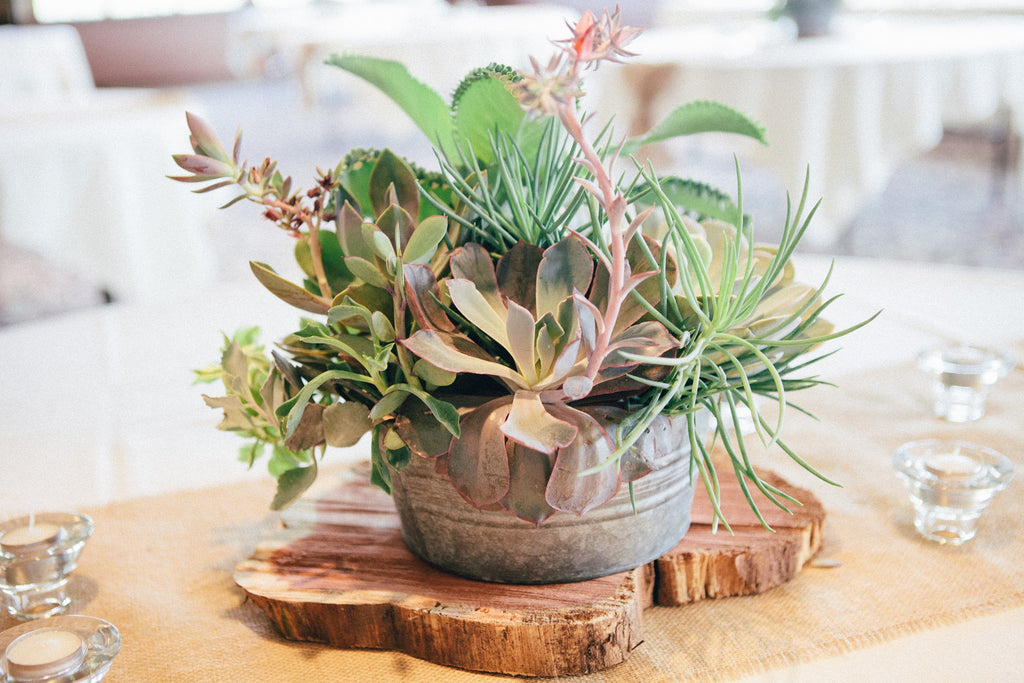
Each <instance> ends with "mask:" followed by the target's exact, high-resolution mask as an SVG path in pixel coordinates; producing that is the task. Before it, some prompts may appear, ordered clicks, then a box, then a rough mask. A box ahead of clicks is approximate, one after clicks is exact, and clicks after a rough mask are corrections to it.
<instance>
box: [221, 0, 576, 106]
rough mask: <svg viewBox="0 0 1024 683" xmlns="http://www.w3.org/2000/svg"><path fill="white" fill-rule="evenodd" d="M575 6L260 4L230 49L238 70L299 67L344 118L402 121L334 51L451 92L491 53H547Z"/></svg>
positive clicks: (407, 1)
mask: <svg viewBox="0 0 1024 683" xmlns="http://www.w3.org/2000/svg"><path fill="white" fill-rule="evenodd" d="M578 15H579V12H577V11H576V10H573V9H570V8H565V7H561V6H559V5H557V4H544V3H537V4H530V5H526V6H515V5H512V6H497V7H485V6H479V5H475V4H472V3H467V4H462V3H455V4H451V3H448V2H445V1H443V0H388V1H387V2H374V3H355V4H340V5H335V6H333V7H330V6H324V5H314V6H311V7H308V8H305V9H303V10H295V9H289V10H287V11H286V12H284V11H282V12H275V11H272V10H254V11H249V12H242V13H240V14H238V16H237V18H236V19H235V21H234V22H233V24H232V28H231V31H230V35H229V46H228V50H227V53H228V55H229V58H230V59H231V60H232V68H233V69H234V70H235V71H236V72H237V73H239V74H249V75H252V74H260V75H266V74H267V73H268V72H269V73H276V74H277V75H280V74H281V73H285V74H288V75H292V76H295V77H298V78H299V79H300V82H301V84H302V91H303V98H304V101H305V103H306V104H307V105H308V106H318V105H319V106H326V107H328V108H330V109H332V110H337V109H339V108H341V109H344V110H345V111H347V112H349V113H350V116H346V117H344V118H343V119H342V120H344V121H345V125H346V126H358V125H360V122H366V121H374V122H375V124H376V125H377V126H380V125H381V122H382V121H383V122H386V124H387V125H396V126H397V125H399V124H400V122H399V121H394V120H393V119H394V116H395V108H394V105H393V104H390V100H386V99H384V98H383V96H382V95H380V93H379V92H377V91H376V90H375V89H374V88H372V87H371V86H369V85H367V84H365V83H362V82H361V81H359V80H358V79H357V78H354V77H352V76H344V75H341V72H339V71H338V70H337V69H334V68H330V67H327V66H325V65H324V64H323V62H324V60H325V59H327V58H328V57H329V56H330V55H331V54H333V53H335V52H338V53H342V54H360V55H368V56H371V57H380V58H384V59H393V60H397V61H399V62H401V63H403V64H405V65H406V66H407V67H408V68H409V70H410V72H411V73H412V74H413V75H414V76H415V77H417V78H419V79H421V80H422V81H423V82H425V83H427V84H428V85H430V86H431V87H432V88H434V89H435V90H436V91H437V92H438V93H441V94H442V95H443V96H444V97H448V96H449V95H450V94H451V92H452V91H453V90H454V89H455V87H456V86H457V85H458V84H459V82H460V81H461V80H462V78H463V77H464V76H466V75H467V74H468V73H469V71H470V70H471V69H474V68H477V67H483V66H487V65H488V64H490V63H491V62H498V63H502V64H508V65H510V66H513V67H516V68H528V67H529V59H528V58H529V56H530V55H539V56H540V57H542V58H544V59H545V60H546V59H547V56H548V54H549V53H550V52H551V50H552V47H551V43H550V41H551V40H553V39H556V38H561V37H562V36H563V35H566V31H567V29H566V28H565V23H566V21H571V20H574V19H575V18H576V17H577V16H578Z"/></svg>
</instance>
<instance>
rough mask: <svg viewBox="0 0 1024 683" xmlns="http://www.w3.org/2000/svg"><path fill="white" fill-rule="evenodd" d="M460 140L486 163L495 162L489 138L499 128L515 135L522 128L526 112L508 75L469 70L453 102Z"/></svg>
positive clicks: (460, 142)
mask: <svg viewBox="0 0 1024 683" xmlns="http://www.w3.org/2000/svg"><path fill="white" fill-rule="evenodd" d="M452 109H453V110H454V115H455V128H456V130H457V134H458V135H459V137H460V140H459V144H464V143H463V141H465V143H468V144H469V147H468V148H467V150H466V151H467V152H468V150H469V149H472V150H473V153H474V154H475V155H476V157H477V158H478V159H480V161H481V162H482V163H484V164H491V163H494V160H495V158H494V151H493V149H492V147H491V144H490V141H491V138H492V136H494V135H496V134H497V133H498V132H499V131H500V132H505V133H510V134H512V135H513V136H515V134H516V133H517V132H518V131H519V128H520V126H521V125H522V123H523V120H524V119H525V118H526V112H525V111H524V110H523V108H522V106H520V104H519V100H518V99H517V98H516V96H515V95H513V94H512V93H511V91H509V89H508V79H506V78H499V77H496V76H495V74H494V73H493V72H490V71H487V70H482V69H481V70H477V71H475V72H473V73H471V74H470V76H468V77H467V79H466V80H465V81H463V85H462V86H460V88H459V89H458V91H457V92H456V99H454V100H453V102H452Z"/></svg>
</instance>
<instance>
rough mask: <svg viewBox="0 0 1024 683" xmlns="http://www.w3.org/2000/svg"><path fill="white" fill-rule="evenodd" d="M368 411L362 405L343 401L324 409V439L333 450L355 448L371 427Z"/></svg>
mask: <svg viewBox="0 0 1024 683" xmlns="http://www.w3.org/2000/svg"><path fill="white" fill-rule="evenodd" d="M369 414H370V411H369V409H368V408H367V407H366V406H364V405H363V404H362V403H355V402H354V401H343V402H339V403H332V404H331V405H329V406H327V407H326V408H324V414H323V423H324V438H325V439H326V440H327V445H328V446H332V447H335V448H347V447H348V446H355V445H356V444H357V443H359V440H360V439H361V438H363V435H364V434H366V433H367V432H368V431H370V428H371V427H372V426H373V425H372V423H371V422H370V418H369Z"/></svg>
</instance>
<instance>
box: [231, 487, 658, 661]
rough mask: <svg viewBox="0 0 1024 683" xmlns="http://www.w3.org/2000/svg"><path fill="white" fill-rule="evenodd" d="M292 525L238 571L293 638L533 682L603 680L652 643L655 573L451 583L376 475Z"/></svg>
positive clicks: (290, 515)
mask: <svg viewBox="0 0 1024 683" xmlns="http://www.w3.org/2000/svg"><path fill="white" fill-rule="evenodd" d="M284 517H285V521H286V524H288V525H289V526H288V528H287V529H285V530H284V531H283V532H281V534H280V535H279V536H278V537H276V538H275V539H273V540H272V541H269V542H267V543H264V544H261V545H260V546H259V547H257V548H256V550H255V551H254V553H253V555H252V557H251V558H250V559H249V560H248V561H246V562H243V563H241V564H239V565H238V567H237V569H236V571H235V582H236V583H237V584H238V585H239V586H241V587H242V588H243V589H244V590H245V591H246V593H248V595H249V597H250V599H251V600H252V601H253V602H254V603H255V604H256V605H258V606H259V607H260V608H261V609H263V610H264V611H265V612H266V613H267V614H268V615H269V617H270V619H271V621H272V622H273V623H274V624H275V625H276V627H277V628H278V630H280V632H281V633H282V634H283V635H284V636H285V637H286V638H290V639H293V640H303V641H312V642H321V643H326V644H329V645H333V646H335V647H345V648H373V649H385V650H397V651H401V652H405V653H407V654H410V655H413V656H414V657H419V658H421V659H426V660H428V661H431V662H435V663H438V664H445V665H448V666H455V667H459V668H462V669H469V670H474V671H487V672H492V673H507V674H519V675H526V676H559V675H569V674H583V673H591V672H594V671H599V670H601V669H605V668H607V667H609V666H612V665H614V664H618V663H619V662H622V661H623V660H625V659H626V657H628V656H629V653H630V651H632V650H633V649H634V648H635V647H636V646H637V645H639V644H640V642H641V640H642V623H641V622H642V620H641V616H642V613H643V610H644V608H645V607H647V606H649V605H650V599H651V595H652V593H653V574H654V572H653V567H652V566H650V565H648V566H646V567H641V568H639V569H636V570H633V571H629V572H623V573H620V574H615V575H613V576H608V577H604V578H601V579H595V580H592V581H583V582H579V583H570V584H552V585H542V586H511V585H503V584H492V583H484V582H479V581H471V580H469V579H463V578H460V577H457V576H454V575H451V574H447V573H445V572H442V571H439V570H437V569H435V568H433V567H431V566H430V565H428V564H426V563H425V562H423V561H422V560H420V559H419V558H417V557H416V556H415V555H413V554H412V553H411V552H410V551H409V550H408V549H407V548H406V546H405V543H404V542H403V541H402V536H401V532H400V529H399V523H398V515H397V513H396V512H395V509H394V504H393V503H392V502H391V499H390V497H388V496H387V495H386V494H385V493H383V492H382V491H380V490H379V489H377V488H376V487H373V486H371V485H370V484H369V476H368V473H359V474H357V475H356V476H354V477H352V478H351V479H350V480H349V481H347V482H345V483H344V484H343V485H342V486H341V487H340V488H337V489H334V490H332V491H331V492H330V493H328V494H327V495H325V496H323V497H320V498H319V499H315V500H311V501H307V500H302V501H299V502H298V503H296V504H295V505H293V506H292V508H290V509H289V510H288V512H287V513H286V515H284ZM567 643H572V644H573V646H572V647H567V646H566V644H567Z"/></svg>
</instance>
